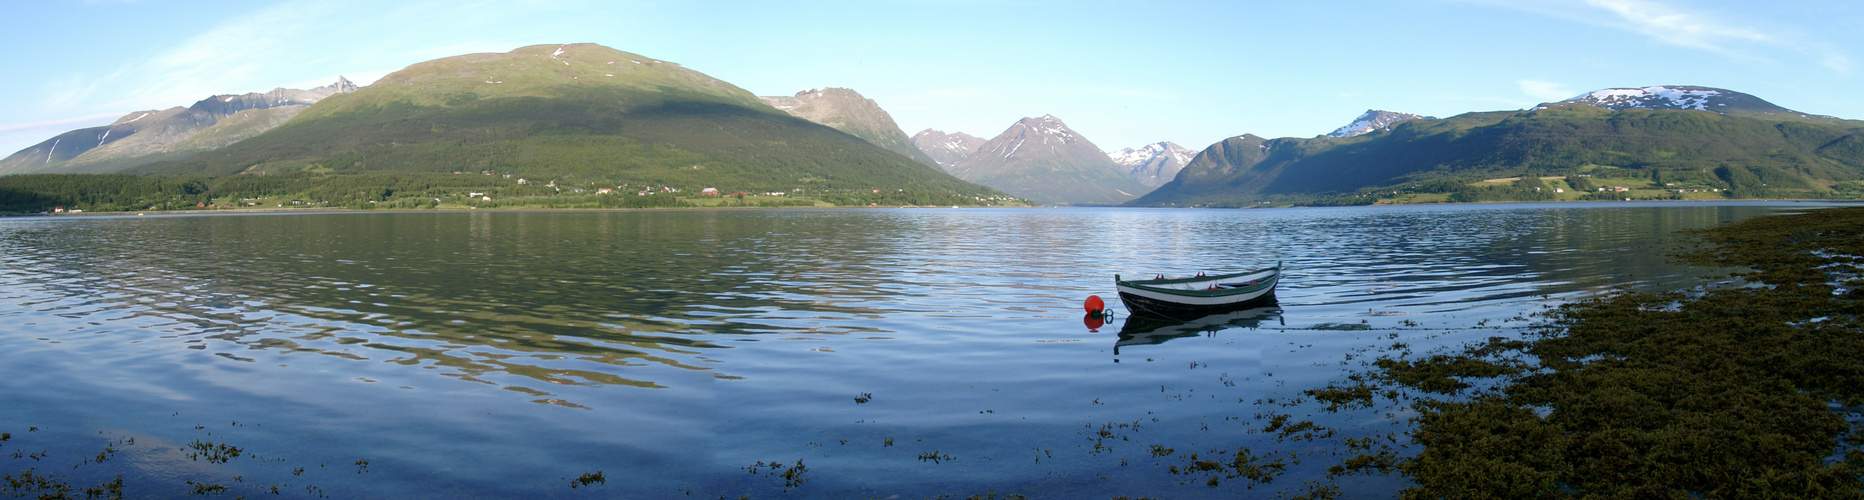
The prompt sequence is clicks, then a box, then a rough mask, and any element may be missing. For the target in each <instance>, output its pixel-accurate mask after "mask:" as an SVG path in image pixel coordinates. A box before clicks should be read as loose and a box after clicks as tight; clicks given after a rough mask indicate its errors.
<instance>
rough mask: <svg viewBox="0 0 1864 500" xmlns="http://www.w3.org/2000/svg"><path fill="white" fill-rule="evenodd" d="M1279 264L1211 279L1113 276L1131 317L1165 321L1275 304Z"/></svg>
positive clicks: (1278, 280) (1121, 299)
mask: <svg viewBox="0 0 1864 500" xmlns="http://www.w3.org/2000/svg"><path fill="white" fill-rule="evenodd" d="M1280 281H1281V263H1280V262H1277V263H1275V267H1270V268H1266V269H1257V270H1254V271H1244V272H1240V273H1234V274H1219V275H1215V276H1193V277H1189V278H1163V279H1150V280H1131V281H1128V280H1123V279H1120V275H1118V274H1115V275H1113V285H1114V287H1115V288H1118V289H1119V291H1120V302H1124V303H1126V309H1127V310H1128V311H1132V312H1133V313H1141V312H1144V313H1150V314H1156V315H1161V316H1166V317H1174V316H1184V315H1187V314H1210V313H1216V312H1223V311H1229V310H1235V309H1243V308H1247V307H1250V306H1254V305H1259V304H1262V303H1265V302H1272V301H1274V300H1275V284H1276V283H1277V282H1280Z"/></svg>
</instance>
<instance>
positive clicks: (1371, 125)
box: [1327, 109, 1430, 138]
mask: <svg viewBox="0 0 1864 500" xmlns="http://www.w3.org/2000/svg"><path fill="white" fill-rule="evenodd" d="M1418 118H1425V119H1429V118H1430V117H1428V116H1418V115H1414V114H1410V113H1399V112H1397V111H1381V110H1377V109H1368V110H1366V112H1365V114H1361V115H1359V118H1357V119H1354V120H1353V123H1349V124H1347V125H1346V126H1344V127H1340V128H1337V129H1334V130H1333V131H1332V132H1328V133H1327V137H1334V138H1345V137H1357V136H1361V135H1366V134H1370V133H1372V132H1375V131H1379V130H1390V129H1391V128H1392V125H1396V124H1398V122H1401V121H1405V120H1414V119H1418Z"/></svg>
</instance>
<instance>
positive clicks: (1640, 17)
mask: <svg viewBox="0 0 1864 500" xmlns="http://www.w3.org/2000/svg"><path fill="white" fill-rule="evenodd" d="M1452 1H1461V2H1467V3H1479V4H1485V5H1493V6H1497V7H1506V8H1511V9H1519V10H1525V11H1529V12H1533V13H1536V14H1541V15H1546V16H1549V17H1555V18H1560V19H1565V20H1569V21H1574V22H1580V23H1585V24H1591V25H1595V26H1603V27H1607V28H1612V29H1617V30H1623V31H1627V32H1631V33H1637V34H1639V35H1643V36H1645V37H1647V38H1650V39H1651V40H1653V41H1656V42H1658V43H1663V44H1666V45H1673V46H1677V47H1684V48H1690V49H1697V50H1704V51H1709V52H1714V53H1717V54H1722V55H1726V56H1730V57H1735V58H1741V59H1754V60H1766V59H1768V58H1767V57H1766V56H1763V55H1762V54H1763V53H1765V52H1770V51H1777V50H1780V49H1786V50H1788V51H1792V52H1800V53H1804V54H1807V55H1810V56H1811V57H1812V58H1813V59H1814V60H1816V61H1817V62H1818V63H1819V64H1820V65H1822V66H1825V67H1826V68H1829V69H1832V70H1834V71H1840V72H1845V71H1849V70H1850V66H1851V64H1850V58H1849V57H1847V56H1845V54H1844V53H1843V52H1841V51H1839V50H1838V49H1836V48H1834V47H1832V46H1831V45H1828V44H1823V43H1819V42H1816V41H1811V40H1806V39H1803V38H1802V37H1800V36H1799V35H1797V34H1796V33H1795V32H1794V31H1792V30H1786V29H1778V28H1774V29H1768V28H1763V27H1760V26H1755V25H1752V24H1750V23H1742V22H1739V21H1735V20H1730V19H1727V18H1725V17H1721V16H1716V15H1713V14H1708V13H1704V12H1700V11H1692V10H1688V9H1682V8H1678V7H1675V6H1673V5H1672V4H1670V3H1666V2H1663V1H1658V0H1452ZM1755 5H1756V6H1758V5H1762V4H1755Z"/></svg>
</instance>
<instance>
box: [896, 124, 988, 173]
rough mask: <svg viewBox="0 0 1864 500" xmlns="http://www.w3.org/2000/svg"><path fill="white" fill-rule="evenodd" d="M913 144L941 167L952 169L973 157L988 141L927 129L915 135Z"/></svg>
mask: <svg viewBox="0 0 1864 500" xmlns="http://www.w3.org/2000/svg"><path fill="white" fill-rule="evenodd" d="M912 142H913V146H914V147H917V148H919V150H920V151H923V152H925V154H926V156H930V157H932V161H935V162H938V164H939V166H940V167H944V168H951V166H952V165H957V164H958V162H961V161H964V159H965V158H969V157H971V155H972V154H974V153H976V152H977V148H979V147H981V146H983V145H984V143H985V142H986V141H985V140H984V139H981V138H978V137H976V136H973V135H971V134H966V133H964V132H952V133H950V134H947V133H944V132H940V131H937V130H932V129H925V130H921V131H919V133H917V134H913V138H912Z"/></svg>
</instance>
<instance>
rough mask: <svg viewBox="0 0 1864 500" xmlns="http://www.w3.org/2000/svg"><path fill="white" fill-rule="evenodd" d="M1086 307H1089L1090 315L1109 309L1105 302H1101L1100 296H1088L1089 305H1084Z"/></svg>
mask: <svg viewBox="0 0 1864 500" xmlns="http://www.w3.org/2000/svg"><path fill="white" fill-rule="evenodd" d="M1084 305H1085V306H1087V313H1088V314H1099V313H1100V311H1102V310H1105V309H1106V308H1107V303H1106V302H1105V301H1102V300H1100V296H1099V295H1089V296H1087V304H1084Z"/></svg>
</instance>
